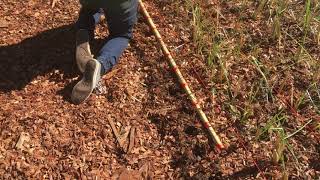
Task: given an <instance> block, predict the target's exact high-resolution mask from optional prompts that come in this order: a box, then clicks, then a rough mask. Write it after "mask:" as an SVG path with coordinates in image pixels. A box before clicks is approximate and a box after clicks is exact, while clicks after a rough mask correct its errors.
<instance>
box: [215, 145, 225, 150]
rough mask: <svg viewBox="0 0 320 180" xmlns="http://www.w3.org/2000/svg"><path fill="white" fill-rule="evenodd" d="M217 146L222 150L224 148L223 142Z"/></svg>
mask: <svg viewBox="0 0 320 180" xmlns="http://www.w3.org/2000/svg"><path fill="white" fill-rule="evenodd" d="M216 147H217V148H218V149H220V150H222V149H224V145H223V144H216Z"/></svg>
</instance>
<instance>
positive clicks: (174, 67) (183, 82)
mask: <svg viewBox="0 0 320 180" xmlns="http://www.w3.org/2000/svg"><path fill="white" fill-rule="evenodd" d="M139 4H140V7H141V9H142V13H143V15H144V16H145V18H146V19H147V20H148V23H149V26H150V27H151V29H152V31H153V33H154V35H155V36H156V38H157V40H158V42H159V43H160V44H161V49H162V51H163V53H164V54H165V56H166V57H167V59H168V61H169V64H170V66H171V68H172V71H173V72H174V73H175V74H176V76H177V78H178V80H179V83H180V85H181V87H182V88H183V89H184V91H185V92H186V93H187V94H188V96H189V99H190V100H191V102H192V104H193V106H194V108H195V109H196V111H197V112H198V115H199V116H200V119H201V121H202V124H203V126H204V127H205V128H206V129H207V130H208V132H209V134H210V136H211V138H212V139H213V140H214V141H215V143H216V146H217V147H218V148H219V149H222V148H224V146H223V144H222V142H221V141H220V138H219V136H218V135H217V133H216V132H215V130H214V129H213V127H212V125H211V124H210V122H209V121H208V118H207V116H206V114H205V113H204V112H203V111H202V109H201V107H200V105H199V103H198V100H197V98H196V97H195V95H194V94H193V93H192V91H191V90H190V88H189V86H188V84H187V82H186V80H185V79H184V78H183V76H182V74H181V72H180V70H179V68H178V66H177V64H176V62H175V60H174V59H173V57H172V55H171V53H170V51H169V50H168V48H167V46H166V44H165V43H164V41H163V39H162V37H161V35H160V33H159V31H158V30H157V27H156V26H155V24H154V23H153V20H152V18H151V16H150V15H149V13H148V11H147V9H146V7H145V6H144V4H143V2H142V0H139Z"/></svg>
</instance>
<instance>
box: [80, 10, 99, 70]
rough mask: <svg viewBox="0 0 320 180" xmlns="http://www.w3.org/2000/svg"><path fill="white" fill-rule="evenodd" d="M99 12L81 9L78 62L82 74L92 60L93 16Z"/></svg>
mask: <svg viewBox="0 0 320 180" xmlns="http://www.w3.org/2000/svg"><path fill="white" fill-rule="evenodd" d="M97 11H98V10H97V9H90V8H86V7H81V9H80V13H79V18H78V21H77V23H76V28H77V34H76V62H77V65H78V68H79V70H80V72H82V73H83V72H84V70H85V66H86V64H87V62H88V61H89V60H90V59H92V54H91V49H90V40H92V39H93V38H94V29H95V20H94V18H93V15H94V14H95V13H96V12H97Z"/></svg>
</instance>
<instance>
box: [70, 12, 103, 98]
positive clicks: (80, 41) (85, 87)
mask: <svg viewBox="0 0 320 180" xmlns="http://www.w3.org/2000/svg"><path fill="white" fill-rule="evenodd" d="M97 11H98V10H96V9H88V8H84V7H82V8H81V10H80V14H79V19H78V21H77V23H76V26H77V29H78V31H77V35H76V36H77V37H76V61H77V65H78V68H79V70H80V71H81V72H82V73H83V77H82V79H81V80H80V81H79V82H78V83H77V84H76V85H75V86H74V87H73V89H72V94H71V101H72V102H73V103H75V104H80V103H82V102H83V101H85V100H86V99H87V98H88V97H89V96H90V94H91V93H92V91H93V89H94V88H95V87H96V84H97V83H98V82H99V80H100V77H101V72H100V71H101V63H99V62H98V61H97V60H96V59H94V58H93V56H92V54H91V51H90V45H89V41H90V40H92V39H94V28H95V19H94V17H93V15H94V14H95V13H96V12H97Z"/></svg>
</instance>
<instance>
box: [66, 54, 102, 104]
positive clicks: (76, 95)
mask: <svg viewBox="0 0 320 180" xmlns="http://www.w3.org/2000/svg"><path fill="white" fill-rule="evenodd" d="M92 61H93V60H92ZM94 61H95V62H94V63H95V64H94V67H92V66H91V62H88V63H87V65H86V68H85V71H84V75H83V78H82V79H81V81H79V82H78V83H77V84H76V85H75V86H74V88H73V90H72V95H71V101H72V102H73V103H75V104H80V103H82V102H84V101H85V100H87V99H88V97H89V96H90V94H91V93H92V91H93V90H94V88H95V86H96V85H97V83H98V82H99V80H100V69H101V65H100V63H99V62H98V61H96V60H94Z"/></svg>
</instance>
